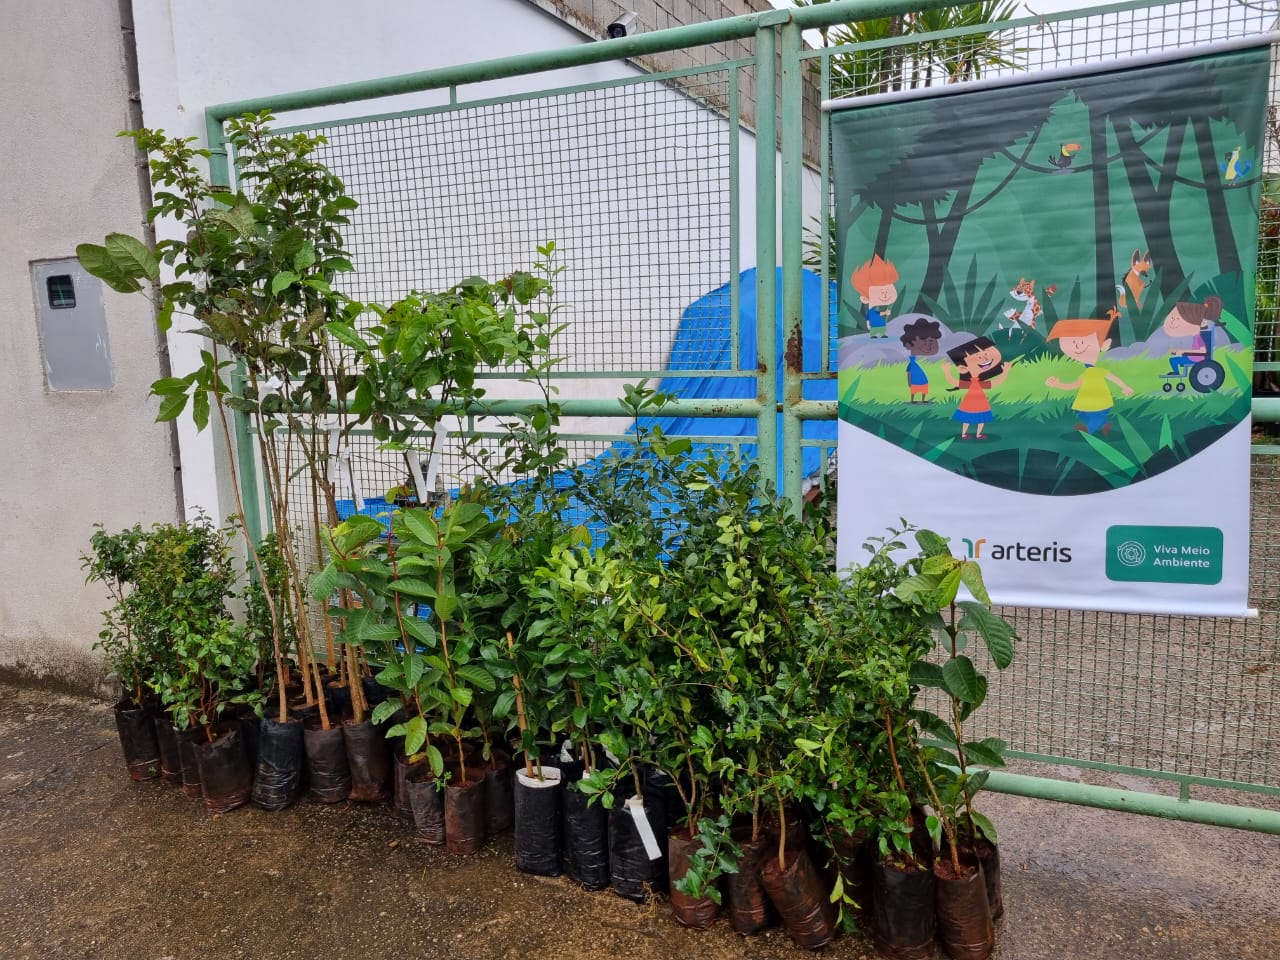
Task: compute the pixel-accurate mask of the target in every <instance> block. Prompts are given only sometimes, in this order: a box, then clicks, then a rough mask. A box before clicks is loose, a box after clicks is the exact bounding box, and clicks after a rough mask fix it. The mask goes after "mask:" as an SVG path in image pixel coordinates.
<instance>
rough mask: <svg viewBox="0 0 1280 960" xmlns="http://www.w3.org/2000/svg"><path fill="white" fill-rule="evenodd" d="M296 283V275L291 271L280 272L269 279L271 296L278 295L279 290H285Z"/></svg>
mask: <svg viewBox="0 0 1280 960" xmlns="http://www.w3.org/2000/svg"><path fill="white" fill-rule="evenodd" d="M297 282H298V275H297V274H296V273H294V272H293V271H292V270H281V271H280V272H279V273H277V274H276V275H275V276H274V277H272V278H271V293H272V295H275V294H278V293H280V291H281V290H287V289H289V287H291V286H293V285H294V284H295V283H297Z"/></svg>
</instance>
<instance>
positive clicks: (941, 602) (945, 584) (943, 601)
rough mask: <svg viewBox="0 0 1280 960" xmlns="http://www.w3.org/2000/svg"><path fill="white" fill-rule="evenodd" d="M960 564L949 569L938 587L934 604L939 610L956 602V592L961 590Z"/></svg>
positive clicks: (934, 596)
mask: <svg viewBox="0 0 1280 960" xmlns="http://www.w3.org/2000/svg"><path fill="white" fill-rule="evenodd" d="M961 569H962V568H961V567H960V565H959V564H957V565H956V566H954V567H952V568H951V569H950V570H948V571H947V572H946V573H945V574H944V575H943V577H942V580H941V581H939V583H938V589H937V591H935V593H934V595H933V604H934V606H936V607H937V608H938V609H939V610H941V609H943V608H945V607H949V606H951V604H953V603H954V602H955V599H956V594H957V593H959V592H960V571H961Z"/></svg>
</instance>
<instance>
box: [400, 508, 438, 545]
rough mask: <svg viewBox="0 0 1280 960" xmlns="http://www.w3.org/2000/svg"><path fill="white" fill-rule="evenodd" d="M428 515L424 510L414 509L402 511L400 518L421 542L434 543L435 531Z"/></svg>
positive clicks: (435, 539)
mask: <svg viewBox="0 0 1280 960" xmlns="http://www.w3.org/2000/svg"><path fill="white" fill-rule="evenodd" d="M428 517H429V514H428V513H427V511H426V510H424V509H415V510H406V511H404V513H403V514H402V516H401V518H400V519H401V521H402V522H403V523H404V525H405V526H406V527H407V528H408V530H409V532H410V533H411V534H413V535H414V537H416V538H417V539H418V540H420V541H422V542H423V543H429V544H433V545H434V544H435V543H436V541H437V536H436V531H435V529H434V528H433V526H432V521H431V520H429V519H428Z"/></svg>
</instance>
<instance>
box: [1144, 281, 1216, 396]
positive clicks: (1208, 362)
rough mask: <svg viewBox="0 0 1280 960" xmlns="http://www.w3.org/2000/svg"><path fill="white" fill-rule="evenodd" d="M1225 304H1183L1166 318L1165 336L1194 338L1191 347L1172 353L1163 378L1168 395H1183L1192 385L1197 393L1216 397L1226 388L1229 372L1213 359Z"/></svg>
mask: <svg viewBox="0 0 1280 960" xmlns="http://www.w3.org/2000/svg"><path fill="white" fill-rule="evenodd" d="M1221 317H1222V300H1221V299H1220V298H1218V297H1206V298H1205V300H1204V302H1203V303H1196V302H1194V301H1183V300H1179V301H1178V302H1177V303H1176V304H1175V305H1174V307H1173V309H1172V310H1170V311H1169V315H1168V316H1167V317H1165V318H1164V332H1165V333H1167V334H1168V335H1169V336H1171V337H1177V338H1179V339H1183V338H1186V337H1190V338H1191V344H1190V346H1189V347H1184V348H1178V349H1175V350H1172V351H1170V353H1169V372H1168V373H1163V374H1161V375H1160V379H1161V380H1163V381H1164V392H1165V393H1172V392H1173V391H1174V390H1177V391H1178V392H1179V393H1182V392H1183V391H1184V390H1186V389H1187V384H1188V383H1189V384H1191V389H1192V390H1195V391H1196V392H1197V393H1212V392H1213V391H1214V390H1217V389H1218V388H1219V387H1220V386H1222V382H1223V381H1224V380H1225V379H1226V378H1227V373H1226V371H1225V370H1224V369H1223V368H1222V364H1220V363H1219V362H1218V361H1217V360H1215V359H1213V334H1214V329H1213V328H1214V327H1215V326H1221V322H1220V318H1221Z"/></svg>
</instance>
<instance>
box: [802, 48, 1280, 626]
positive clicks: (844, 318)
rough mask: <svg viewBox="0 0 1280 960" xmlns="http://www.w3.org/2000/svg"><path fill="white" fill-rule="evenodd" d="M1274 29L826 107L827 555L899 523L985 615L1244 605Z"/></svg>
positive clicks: (1225, 609) (851, 549) (1229, 612)
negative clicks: (1153, 55) (836, 464)
mask: <svg viewBox="0 0 1280 960" xmlns="http://www.w3.org/2000/svg"><path fill="white" fill-rule="evenodd" d="M1267 39H1269V38H1259V39H1258V40H1254V41H1251V42H1250V43H1248V44H1244V43H1240V44H1235V45H1231V46H1220V47H1216V48H1201V49H1200V50H1198V51H1192V52H1191V54H1182V55H1180V56H1178V57H1177V59H1165V60H1163V61H1154V60H1152V59H1150V58H1143V59H1141V60H1132V61H1127V62H1122V63H1116V64H1114V65H1111V66H1109V67H1101V68H1099V67H1091V68H1088V69H1079V70H1071V71H1064V72H1054V73H1050V74H1034V75H1028V76H1027V77H1025V78H1017V79H1015V80H1012V81H1009V80H1001V81H994V82H993V81H979V82H976V83H970V84H961V85H956V86H941V87H934V88H929V89H924V90H912V91H904V92H902V93H897V94H894V93H890V94H882V95H877V96H871V97H861V98H857V99H855V100H849V101H835V102H833V103H829V104H827V107H828V108H829V109H832V110H833V111H834V112H833V114H832V117H831V137H832V151H833V158H834V181H835V190H836V211H837V214H836V229H837V248H838V250H839V253H840V273H841V284H840V321H839V322H840V330H839V334H840V341H839V369H840V374H839V407H840V424H839V431H840V432H839V461H840V472H839V511H840V517H839V538H840V543H839V551H838V552H839V559H840V562H841V564H845V563H848V562H850V561H855V560H858V559H859V558H860V557H863V556H865V554H864V553H863V551H862V544H863V543H864V542H865V541H866V540H867V539H868V538H870V537H875V536H881V535H883V534H884V533H885V532H886V531H887V529H889V528H891V527H895V526H898V525H899V524H900V521H901V520H902V519H906V520H907V521H909V522H910V523H912V524H914V525H916V526H920V527H927V528H929V529H932V530H935V531H937V532H938V533H940V534H942V535H943V536H947V537H950V538H951V544H952V549H953V550H954V551H956V552H958V553H967V554H968V555H969V556H970V557H973V558H975V559H977V560H978V561H979V562H980V563H981V564H982V570H983V573H984V575H985V578H986V582H987V585H988V587H989V589H990V591H991V594H992V597H993V599H994V600H995V601H996V602H997V603H1006V604H1014V605H1020V606H1036V607H1065V608H1074V609H1096V610H1111V611H1129V612H1139V613H1157V612H1158V613H1186V614H1198V615H1225V616H1241V615H1245V614H1246V613H1247V612H1248V611H1247V607H1248V600H1247V594H1248V557H1249V439H1250V430H1249V410H1250V402H1251V375H1252V357H1253V312H1254V283H1255V272H1256V266H1257V240H1258V203H1259V184H1260V181H1261V177H1262V169H1261V167H1262V158H1263V139H1262V132H1263V121H1264V116H1265V111H1266V106H1267V79H1268V68H1269V65H1270V53H1271V49H1270V47H1269V46H1268V45H1267V43H1266V41H1267Z"/></svg>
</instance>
